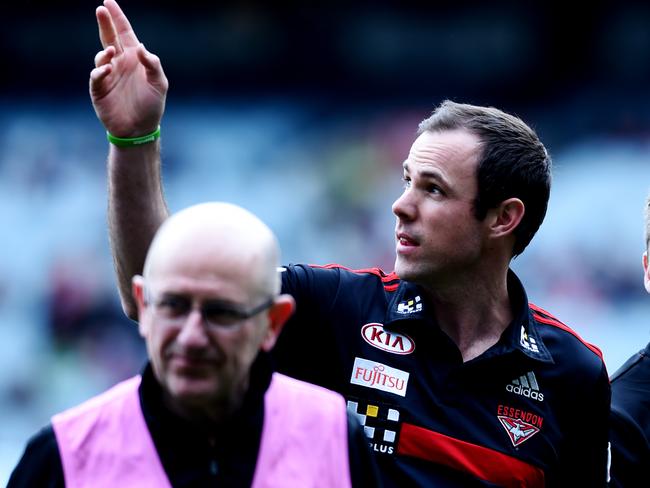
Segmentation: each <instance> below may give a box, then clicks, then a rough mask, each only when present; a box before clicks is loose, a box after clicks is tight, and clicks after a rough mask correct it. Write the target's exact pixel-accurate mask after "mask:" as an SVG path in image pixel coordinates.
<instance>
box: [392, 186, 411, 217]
mask: <svg viewBox="0 0 650 488" xmlns="http://www.w3.org/2000/svg"><path fill="white" fill-rule="evenodd" d="M392 209H393V213H394V214H395V215H396V216H397V218H398V219H400V220H407V221H409V220H413V219H414V218H415V213H416V209H415V202H414V201H413V195H412V193H411V189H410V188H407V189H405V190H404V193H402V194H401V195H400V196H399V198H398V199H397V200H395V202H393V207H392Z"/></svg>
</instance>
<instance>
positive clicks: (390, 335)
mask: <svg viewBox="0 0 650 488" xmlns="http://www.w3.org/2000/svg"><path fill="white" fill-rule="evenodd" d="M361 336H362V337H363V339H364V340H365V341H366V342H367V343H368V344H370V345H371V346H374V347H376V348H378V349H381V350H382V351H386V352H392V353H393V354H411V353H412V352H413V351H414V350H415V342H413V340H412V339H411V338H410V337H409V336H407V335H405V334H398V333H397V332H388V331H386V330H384V325H383V324H379V323H376V322H372V323H370V324H366V325H364V326H363V327H362V328H361Z"/></svg>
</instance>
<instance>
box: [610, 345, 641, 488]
mask: <svg viewBox="0 0 650 488" xmlns="http://www.w3.org/2000/svg"><path fill="white" fill-rule="evenodd" d="M649 357H650V345H648V346H647V347H646V348H645V349H644V350H642V351H640V352H639V353H637V354H635V355H633V356H632V357H631V358H629V359H628V360H627V361H626V362H625V364H624V365H623V366H621V367H620V368H619V369H618V370H617V371H616V372H615V373H614V374H613V375H612V409H611V415H610V443H611V453H612V461H611V468H610V476H611V480H610V485H609V486H610V487H616V488H620V487H624V488H626V487H634V486H641V485H644V483H645V482H644V481H642V480H646V478H647V474H646V473H647V469H648V466H650V359H648V358H649Z"/></svg>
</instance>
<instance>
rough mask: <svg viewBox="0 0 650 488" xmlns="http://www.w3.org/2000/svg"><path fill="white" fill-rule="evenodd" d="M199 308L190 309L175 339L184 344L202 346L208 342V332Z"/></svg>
mask: <svg viewBox="0 0 650 488" xmlns="http://www.w3.org/2000/svg"><path fill="white" fill-rule="evenodd" d="M204 322H205V321H204V319H203V315H202V314H201V311H200V310H197V309H192V310H190V313H189V314H188V316H187V319H186V320H185V323H184V324H183V327H182V328H181V330H180V332H179V333H178V336H177V338H176V340H177V341H178V342H179V343H181V344H183V345H185V346H190V347H192V346H194V347H202V346H205V345H207V344H208V342H209V339H208V332H207V330H206V328H205V323H204Z"/></svg>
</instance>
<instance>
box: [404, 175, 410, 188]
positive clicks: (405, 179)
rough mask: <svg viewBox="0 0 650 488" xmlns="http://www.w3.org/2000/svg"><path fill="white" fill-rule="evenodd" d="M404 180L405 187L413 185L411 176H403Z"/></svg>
mask: <svg viewBox="0 0 650 488" xmlns="http://www.w3.org/2000/svg"><path fill="white" fill-rule="evenodd" d="M402 182H403V183H404V188H408V187H409V186H411V178H409V177H407V176H402Z"/></svg>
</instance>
